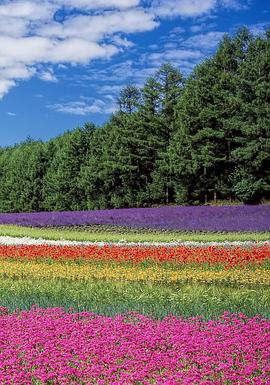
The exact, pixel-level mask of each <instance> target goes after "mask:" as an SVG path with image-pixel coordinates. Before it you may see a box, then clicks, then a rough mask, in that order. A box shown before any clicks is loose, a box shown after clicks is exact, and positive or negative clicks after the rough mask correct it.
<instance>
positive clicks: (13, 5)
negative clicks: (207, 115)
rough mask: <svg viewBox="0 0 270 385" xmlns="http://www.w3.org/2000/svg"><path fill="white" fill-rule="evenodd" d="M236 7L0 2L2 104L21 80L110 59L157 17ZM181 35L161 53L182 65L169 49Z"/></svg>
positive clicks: (188, 0) (211, 2) (51, 77)
mask: <svg viewBox="0 0 270 385" xmlns="http://www.w3.org/2000/svg"><path fill="white" fill-rule="evenodd" d="M239 4H240V5H241V4H243V1H242V0H241V1H240V0H148V1H140V0H3V1H1V2H0V99H1V98H2V97H3V96H4V95H5V94H6V93H7V92H8V91H9V90H10V89H11V88H12V87H14V86H16V84H17V83H18V82H19V81H21V80H27V79H29V78H31V77H32V76H38V77H39V78H40V79H42V80H44V81H56V78H57V74H55V73H54V72H51V71H50V69H49V68H53V69H54V70H55V72H56V71H57V70H59V69H60V68H61V70H64V69H65V68H64V67H68V66H69V65H87V64H88V63H89V62H90V61H92V60H94V59H105V60H107V59H110V58H111V57H112V56H113V55H116V54H117V53H118V52H121V51H123V50H124V49H127V48H129V47H131V46H132V45H133V43H132V41H130V39H129V36H128V39H127V37H126V36H125V35H126V34H132V33H138V32H144V31H150V30H153V29H154V28H156V27H157V26H158V25H159V23H160V21H159V19H160V18H168V17H169V18H172V17H200V16H204V15H206V16H209V14H211V12H212V11H213V10H214V9H215V8H216V7H217V6H223V7H227V8H235V9H237V7H240V5H239ZM143 5H144V7H143ZM181 32H182V29H181V28H180V27H178V30H175V31H174V33H173V34H172V35H171V36H170V41H168V42H167V43H170V45H169V46H167V47H166V48H167V52H166V54H163V56H164V59H165V60H174V59H175V58H176V60H178V61H179V60H186V59H185V58H184V56H185V55H187V53H185V50H182V52H180V51H177V50H176V48H177V47H176V45H175V44H174V45H173V44H172V43H173V39H174V37H175V36H176V35H177V34H178V35H179V33H181ZM178 35H177V41H179V36H178ZM213 39H214V37H213ZM213 41H214V40H212V42H213ZM187 44H188V43H187ZM189 44H192V42H189ZM203 44H205V45H206V44H207V43H206V42H203ZM209 44H210V43H209ZM213 44H214V43H213ZM186 47H187V48H189V46H188V45H187V46H186ZM190 47H191V45H190ZM174 48H175V50H174ZM176 51H177V52H176ZM188 55H191V56H192V55H193V59H194V60H195V59H196V57H197V56H198V55H199V54H198V52H196V51H194V53H193V54H191V53H190V54H189V53H188ZM194 55H195V56H194ZM181 56H183V58H181ZM191 59H192V58H191ZM156 60H157V61H158V60H161V57H160V58H158V57H157V58H156ZM40 68H42V71H40Z"/></svg>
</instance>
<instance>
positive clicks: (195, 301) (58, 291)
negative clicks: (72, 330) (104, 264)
mask: <svg viewBox="0 0 270 385" xmlns="http://www.w3.org/2000/svg"><path fill="white" fill-rule="evenodd" d="M269 304H270V288H267V287H257V286H254V287H253V286H252V287H239V286H226V285H222V286H220V285H217V286H216V285H213V284H211V285H206V284H170V285H168V284H166V285H165V284H153V283H149V282H144V283H141V282H140V283H136V282H135V283H131V282H128V283H127V282H108V281H95V280H92V281H88V282H70V281H66V280H59V279H53V280H35V279H17V280H16V279H12V278H1V279H0V306H7V307H9V308H10V310H15V309H29V308H31V306H33V305H38V306H40V307H44V308H47V307H64V308H66V309H68V308H70V307H72V308H74V310H75V311H83V310H88V311H92V312H95V313H98V314H104V315H107V316H113V315H115V314H123V313H126V312H128V311H136V312H139V313H141V314H146V315H152V316H154V317H157V318H163V317H165V316H166V315H168V314H173V315H176V316H183V317H189V316H199V315H200V316H203V317H205V318H213V317H216V316H219V315H221V314H223V313H224V311H230V312H232V313H238V312H243V313H245V314H246V315H248V316H250V317H253V316H255V315H257V314H259V315H261V316H263V317H266V318H269V317H270V307H269Z"/></svg>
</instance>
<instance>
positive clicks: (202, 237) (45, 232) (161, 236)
mask: <svg viewBox="0 0 270 385" xmlns="http://www.w3.org/2000/svg"><path fill="white" fill-rule="evenodd" d="M0 236H10V237H30V238H37V239H38V238H42V239H46V240H50V239H51V240H71V241H82V242H83V241H89V242H118V241H124V242H171V241H194V242H225V241H235V242H237V241H257V242H263V241H268V240H269V239H270V233H267V232H266V233H240V232H237V233H210V232H205V233H196V232H185V233H180V232H161V231H155V232H147V231H146V232H143V231H142V232H140V233H137V232H132V231H130V232H128V233H125V234H123V233H121V231H119V233H117V232H115V230H114V231H113V232H110V231H109V230H104V231H103V232H100V231H98V232H94V231H86V230H71V229H70V230H66V229H57V228H56V229H52V228H49V229H47V228H40V229H39V228H32V227H23V226H12V225H0Z"/></svg>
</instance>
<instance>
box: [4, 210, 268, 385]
mask: <svg viewBox="0 0 270 385" xmlns="http://www.w3.org/2000/svg"><path fill="white" fill-rule="evenodd" d="M185 209H186V208H183V212H184V214H183V218H184V217H185V215H186V211H185ZM211 209H216V210H217V214H216V215H217V216H218V215H220V211H219V210H220V208H219V207H217V208H211ZM248 209H252V210H255V209H256V207H251V208H244V210H248ZM134 210H135V209H134ZM138 210H139V209H138ZM151 210H152V209H151ZM153 210H154V209H153ZM157 210H160V209H157ZM178 210H179V208H178ZM116 211H119V214H117V215H118V218H119V217H121V215H122V216H123V217H124V213H122V212H121V210H116ZM124 212H125V211H124ZM134 212H136V211H134ZM136 213H137V214H136V215H137V217H136V216H135V221H136V220H137V219H138V218H139V215H140V213H145V211H140V210H139V211H137V212H136ZM250 213H251V212H249V215H251V214H250ZM5 215H7V214H5ZM10 215H11V216H12V215H13V218H18V216H16V215H15V214H10ZM18 215H20V214H18ZM23 215H26V214H23ZM38 215H41V214H38ZM54 215H55V216H58V219H57V221H58V224H59V226H65V225H67V223H66V218H67V213H63V219H62V220H60V222H61V223H60V222H59V218H60V219H61V214H60V213H57V214H54V213H53V214H52V215H51V218H52V221H51V224H50V223H46V225H48V226H49V225H51V226H55V223H54V221H55V217H54ZM72 215H73V214H72V213H70V216H69V217H70V218H76V219H75V220H74V222H73V225H74V226H75V225H76V227H75V229H73V228H72V227H70V228H68V229H61V227H56V228H54V229H52V228H39V229H37V228H35V227H33V225H35V224H36V223H32V227H20V226H18V222H17V219H16V221H15V222H14V225H10V224H8V225H7V221H6V220H4V221H3V222H2V225H3V226H0V239H1V242H0V384H1V385H62V384H66V385H79V384H83V385H90V384H91V385H92V384H93V385H98V384H100V385H111V384H112V385H121V384H122V385H131V384H134V385H148V384H149V385H150V384H156V385H193V384H194V385H212V384H217V385H231V384H232V385H245V384H254V385H269V384H270V321H269V317H270V244H269V237H268V233H267V231H268V230H269V226H268V225H269V223H268V222H269V220H268V222H267V221H266V219H265V218H266V217H265V218H264V222H263V221H261V224H262V223H263V230H261V231H260V226H261V224H259V223H260V220H261V219H260V218H263V217H264V213H263V211H259V212H258V218H259V219H258V221H256V220H255V218H254V221H253V223H255V225H253V224H252V223H249V224H246V228H245V230H246V233H245V232H240V231H239V228H240V227H239V228H238V232H232V231H233V230H232V229H233V226H235V224H232V225H231V227H230V229H229V226H228V229H229V230H230V233H229V232H226V231H225V230H224V228H222V227H219V230H217V228H212V232H205V233H203V234H200V233H197V232H196V229H197V224H196V225H195V227H194V229H193V230H194V232H189V233H188V232H186V233H185V237H184V238H183V239H181V237H183V234H184V233H181V232H180V233H177V232H175V231H176V230H175V229H174V230H173V231H170V230H168V228H169V227H168V226H167V227H166V226H165V228H164V231H162V230H161V229H160V230H158V231H159V232H160V233H159V232H158V231H156V230H154V229H155V228H156V227H155V226H153V228H152V229H151V227H150V226H149V223H148V222H147V220H145V222H144V223H143V221H144V219H145V217H143V218H139V219H138V220H139V222H140V223H143V226H141V228H143V229H144V230H140V231H142V232H140V231H137V232H135V231H133V230H132V229H131V228H130V229H129V230H127V231H126V233H125V234H123V233H121V228H119V229H118V233H117V231H116V228H114V230H113V231H114V235H115V236H116V239H117V240H118V242H117V243H114V242H113V241H112V239H111V240H110V241H109V242H108V240H107V239H103V242H100V241H101V239H102V238H98V241H99V242H95V241H94V239H93V235H95V234H97V232H96V228H95V230H93V229H92V230H91V228H90V227H89V228H88V227H87V228H85V227H84V228H83V230H80V229H79V228H78V225H79V224H80V223H79V224H78V221H77V219H78V218H79V217H78V216H76V215H75V216H73V217H72ZM85 215H87V213H86V214H85ZM91 215H93V214H92V213H91ZM96 215H97V216H98V215H100V214H99V213H97V214H96ZM143 215H145V214H143ZM155 215H156V214H155ZM45 217H46V221H48V220H49V219H48V218H49V216H47V214H46V216H45ZM5 218H6V217H5ZM29 218H33V214H29ZM40 218H41V217H40ZM43 218H44V217H43ZM136 218H137V219H136ZM183 218H182V220H183ZM35 220H36V219H35ZM170 220H172V219H170ZM226 220H228V219H226ZM248 220H251V217H248ZM111 221H112V222H115V221H116V222H117V220H116V219H114V218H112V219H111ZM162 221H163V223H164V221H165V218H162ZM203 221H204V219H201V217H198V218H197V223H203ZM241 221H242V222H241ZM240 222H241V223H242V224H241V226H243V224H244V221H243V219H242V218H240V219H239V222H238V225H239V223H240ZM0 223H1V216H0ZM220 223H221V222H220ZM23 224H24V225H26V223H25V222H24V223H23ZM114 224H115V223H114ZM122 224H123V223H122ZM27 225H30V223H27ZM123 225H125V226H126V224H123ZM43 226H44V221H43V222H42V223H41V226H40V227H43ZM68 226H71V224H70V223H68ZM84 226H85V223H84ZM87 226H89V223H88V224H87ZM226 226H227V225H226ZM239 226H240V225H239ZM256 226H257V227H256ZM166 228H167V231H165V229H166ZM187 228H188V226H187ZM180 230H181V229H180ZM189 230H190V229H189ZM248 230H251V231H252V233H248ZM113 231H111V232H110V229H109V228H106V232H107V234H111V235H112V234H113ZM177 231H178V230H177ZM181 231H182V230H181ZM214 231H219V233H215V232H214ZM41 233H42V234H45V236H43V237H40V234H41ZM72 233H73V234H75V235H74V237H69V235H70V234H72ZM80 233H82V234H84V235H83V237H84V238H83V239H80V238H79V240H77V241H76V242H75V241H74V240H76V239H77V238H76V237H77V236H78V234H80ZM162 233H163V235H164V236H166V239H164V241H165V242H161V241H160V239H159V237H158V236H159V234H162ZM33 234H34V235H33ZM46 234H47V236H46ZM51 234H54V236H53V237H51ZM61 234H64V236H63V237H62V236H61ZM87 234H89V238H87ZM243 234H245V236H246V238H241V236H243ZM248 234H250V235H251V234H255V236H256V237H258V238H257V239H258V240H257V241H254V238H252V236H251V237H250V238H248ZM38 235H39V236H38ZM57 235H58V238H57ZM127 235H128V236H130V238H129V239H128V240H132V242H131V243H129V242H128V240H127V239H125V237H126V236H127ZM146 235H147V240H146V239H145V238H144V237H145V236H146ZM263 235H264V238H263V237H262V236H263ZM99 236H100V237H101V236H102V232H101V233H100V234H99ZM141 236H142V239H140V237H141ZM196 236H198V237H200V236H202V238H199V239H198V240H199V241H200V242H197V241H196ZM230 236H231V238H230ZM121 237H123V240H122V242H121ZM132 237H133V238H132ZM215 237H216V240H217V242H214V241H213V240H214V239H215ZM219 237H221V238H219ZM260 237H262V238H260ZM50 239H54V241H51V240H50ZM138 239H139V241H140V240H141V242H137V240H138ZM188 239H189V240H190V241H192V242H188ZM194 239H195V240H194ZM230 239H231V240H232V241H233V242H230ZM237 239H242V240H241V242H240V241H239V242H238V241H237ZM255 239H256V238H255ZM218 240H221V241H222V242H218ZM119 241H120V242H119ZM166 242H167V243H166Z"/></svg>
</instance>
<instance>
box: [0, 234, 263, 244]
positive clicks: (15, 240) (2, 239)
mask: <svg viewBox="0 0 270 385" xmlns="http://www.w3.org/2000/svg"><path fill="white" fill-rule="evenodd" d="M0 244H2V245H54V246H108V245H109V246H110V245H111V246H112V245H113V246H167V247H172V246H187V247H202V246H205V247H207V246H223V247H237V246H242V247H251V246H261V245H267V246H270V241H264V242H255V241H233V242H230V241H225V242H195V241H181V240H178V241H172V242H127V241H125V240H121V241H119V242H88V241H68V240H57V241H54V240H47V239H42V238H38V239H34V238H28V237H22V238H19V237H9V236H0Z"/></svg>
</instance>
